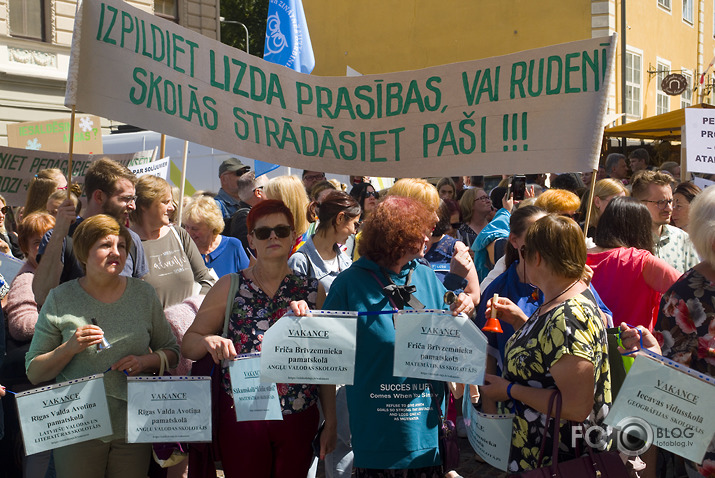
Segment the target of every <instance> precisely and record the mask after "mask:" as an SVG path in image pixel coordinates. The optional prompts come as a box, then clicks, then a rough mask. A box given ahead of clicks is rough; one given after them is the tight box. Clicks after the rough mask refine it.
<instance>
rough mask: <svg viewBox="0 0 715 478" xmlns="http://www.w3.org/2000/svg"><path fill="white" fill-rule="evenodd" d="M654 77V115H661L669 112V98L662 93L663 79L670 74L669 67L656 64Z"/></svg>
mask: <svg viewBox="0 0 715 478" xmlns="http://www.w3.org/2000/svg"><path fill="white" fill-rule="evenodd" d="M656 70H658V73H656V75H655V114H657V115H662V114H663V113H667V112H668V111H670V96H668V95H666V94H665V93H664V92H663V85H662V83H663V79H664V78H665V77H666V76H668V75H669V74H670V65H667V64H665V63H661V62H657V63H656Z"/></svg>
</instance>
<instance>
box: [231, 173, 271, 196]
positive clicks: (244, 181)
mask: <svg viewBox="0 0 715 478" xmlns="http://www.w3.org/2000/svg"><path fill="white" fill-rule="evenodd" d="M267 182H268V179H266V175H265V174H262V175H260V176H258V177H256V173H254V172H253V171H249V172H247V173H246V174H244V175H243V176H241V177H240V178H238V197H239V199H240V200H241V201H243V202H248V201H249V200H250V199H251V197H252V196H253V191H255V190H256V189H257V188H261V187H263V186H265V184H266V183H267Z"/></svg>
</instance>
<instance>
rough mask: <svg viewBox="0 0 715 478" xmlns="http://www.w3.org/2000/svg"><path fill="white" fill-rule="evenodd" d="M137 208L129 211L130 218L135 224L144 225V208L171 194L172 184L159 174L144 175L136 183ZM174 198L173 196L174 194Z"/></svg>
mask: <svg viewBox="0 0 715 478" xmlns="http://www.w3.org/2000/svg"><path fill="white" fill-rule="evenodd" d="M136 191H137V192H136V195H137V201H136V206H137V207H136V209H134V210H133V211H130V212H129V219H130V220H131V221H132V222H133V223H134V224H139V225H142V222H143V220H144V219H143V216H144V210H145V209H149V208H150V207H151V205H152V204H153V203H154V201H156V200H161V199H163V198H164V196H166V194H167V193H168V194H171V186H170V185H169V183H168V182H166V180H165V179H162V178H160V177H157V176H142V177H141V178H139V180H138V181H137V185H136ZM172 200H173V196H172Z"/></svg>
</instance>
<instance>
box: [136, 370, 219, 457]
mask: <svg viewBox="0 0 715 478" xmlns="http://www.w3.org/2000/svg"><path fill="white" fill-rule="evenodd" d="M210 441H211V377H180V376H162V377H128V378H127V442H129V443H162V442H210Z"/></svg>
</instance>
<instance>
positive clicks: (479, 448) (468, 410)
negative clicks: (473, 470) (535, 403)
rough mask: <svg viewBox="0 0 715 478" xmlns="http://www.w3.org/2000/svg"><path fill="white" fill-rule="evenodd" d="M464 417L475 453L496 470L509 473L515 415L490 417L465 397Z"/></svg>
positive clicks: (468, 436) (463, 402) (463, 403)
mask: <svg viewBox="0 0 715 478" xmlns="http://www.w3.org/2000/svg"><path fill="white" fill-rule="evenodd" d="M462 416H463V417H464V424H465V425H466V426H467V438H468V439H469V444H470V445H472V448H473V449H474V451H475V452H476V453H477V454H478V455H479V456H480V457H482V458H483V459H484V461H486V462H487V463H489V464H490V465H492V466H493V467H494V468H498V469H500V470H502V471H507V467H508V466H509V451H510V450H511V430H512V423H513V421H514V415H513V414H508V415H490V414H487V413H482V412H480V411H477V410H476V409H475V408H474V406H473V405H472V403H471V402H470V401H469V400H468V397H465V398H464V400H463V401H462Z"/></svg>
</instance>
